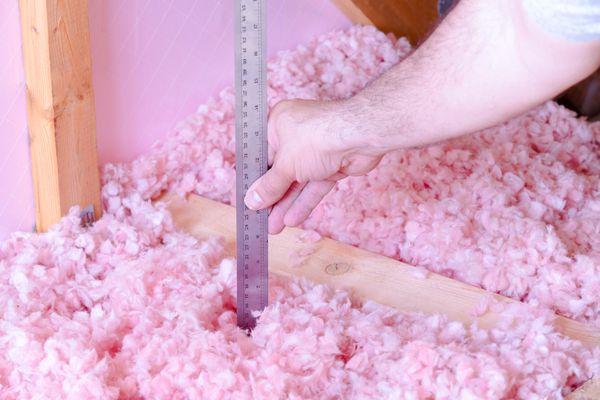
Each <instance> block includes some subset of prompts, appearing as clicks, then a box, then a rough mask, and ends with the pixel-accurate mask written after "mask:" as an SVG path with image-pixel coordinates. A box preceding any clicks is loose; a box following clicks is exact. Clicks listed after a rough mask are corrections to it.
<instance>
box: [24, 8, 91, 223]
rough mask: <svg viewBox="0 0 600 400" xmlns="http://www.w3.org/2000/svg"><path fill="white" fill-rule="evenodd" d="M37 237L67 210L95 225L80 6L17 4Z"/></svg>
mask: <svg viewBox="0 0 600 400" xmlns="http://www.w3.org/2000/svg"><path fill="white" fill-rule="evenodd" d="M19 5H20V12H21V31H22V40H23V58H24V66H25V80H26V91H27V112H28V123H29V137H30V153H31V163H32V174H33V184H34V194H35V205H36V226H37V229H38V231H45V230H47V229H48V228H49V227H50V226H51V225H52V224H54V223H56V222H57V221H58V220H59V219H60V218H61V216H63V215H64V214H65V213H66V212H67V211H68V210H69V208H70V207H72V206H73V205H80V206H81V207H87V206H89V205H92V206H93V208H94V212H95V216H96V218H99V217H100V214H101V212H102V207H101V204H100V179H99V172H98V156H97V151H96V126H95V124H96V122H95V111H94V92H93V89H92V69H91V68H92V67H91V56H90V34H89V26H88V5H87V1H86V0H20V1H19Z"/></svg>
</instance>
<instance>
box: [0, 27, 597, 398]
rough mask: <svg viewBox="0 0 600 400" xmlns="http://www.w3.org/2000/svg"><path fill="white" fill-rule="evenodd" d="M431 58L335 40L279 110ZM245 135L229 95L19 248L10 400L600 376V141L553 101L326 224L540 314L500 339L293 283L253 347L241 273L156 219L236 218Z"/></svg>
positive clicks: (423, 153)
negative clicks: (240, 292)
mask: <svg viewBox="0 0 600 400" xmlns="http://www.w3.org/2000/svg"><path fill="white" fill-rule="evenodd" d="M409 50H410V48H409V45H408V43H407V42H406V41H405V40H403V39H401V40H399V41H396V40H394V39H393V38H390V37H386V36H384V35H383V34H381V33H380V32H378V31H376V30H375V29H373V28H358V27H355V28H352V29H349V30H348V31H345V32H335V33H332V34H328V35H325V36H322V37H321V38H319V39H318V40H317V41H314V42H311V43H309V44H307V45H306V46H300V47H298V48H297V49H296V50H294V51H290V52H286V53H282V54H280V55H279V57H278V58H277V59H276V60H274V61H273V62H271V63H270V64H269V78H270V83H269V103H270V105H273V104H275V103H276V102H277V101H279V100H281V99H287V98H306V99H314V98H319V99H334V98H343V97H347V96H350V95H352V94H353V93H355V92H356V91H358V90H359V89H360V88H362V87H363V86H365V85H366V84H367V83H368V82H369V81H370V80H372V79H373V78H375V77H377V76H378V75H380V74H381V73H383V72H384V71H385V70H387V69H388V68H390V67H391V66H392V65H393V64H395V63H396V62H398V61H399V60H400V59H401V58H402V57H404V56H405V55H406V54H407V53H408V52H409ZM460 117H461V116H457V118H460ZM233 136H234V96H233V92H232V90H231V89H227V90H225V91H223V92H222V94H221V96H220V97H219V98H217V99H215V100H211V101H210V102H209V103H208V104H206V105H203V106H200V108H199V109H198V111H197V112H196V113H195V114H194V115H192V116H190V117H189V118H188V119H187V120H186V121H184V122H183V123H182V124H181V125H180V126H179V127H178V129H177V130H176V132H175V133H174V135H172V136H170V137H169V138H168V139H167V140H166V141H164V142H163V143H158V144H157V146H156V147H155V148H154V149H153V151H152V152H151V153H150V154H148V155H146V156H143V157H141V158H139V159H137V160H136V161H134V162H132V163H131V164H125V165H107V166H106V167H105V168H104V172H103V183H104V186H103V201H104V206H105V209H106V213H105V215H104V216H103V217H102V219H100V220H99V221H98V222H96V224H95V225H94V226H93V227H92V228H89V229H84V228H81V227H80V226H79V220H78V218H77V210H73V211H72V212H71V214H70V215H69V216H68V217H66V218H64V219H63V221H62V222H61V223H60V224H59V225H57V226H55V227H54V228H53V229H52V230H51V231H50V232H48V233H46V234H40V235H38V234H32V233H15V234H13V235H12V237H11V238H10V239H9V240H7V241H5V242H4V243H2V244H1V245H0V312H1V313H2V314H1V319H0V398H2V399H28V398H36V399H59V398H60V399H117V398H120V399H192V398H197V399H200V398H201V399H228V398H233V399H284V398H289V399H310V398H315V399H449V400H454V399H527V400H532V399H559V398H562V395H563V394H566V393H568V392H569V391H570V390H571V388H573V387H574V386H576V385H578V384H580V383H581V382H583V381H584V380H586V379H587V378H589V377H590V376H591V375H593V374H599V373H600V351H599V350H597V349H596V350H594V351H590V350H588V349H586V348H584V347H583V346H582V345H581V344H580V343H578V342H576V341H573V340H570V339H568V338H566V337H564V336H561V335H560V334H558V333H557V332H556V331H555V330H554V329H553V328H552V326H551V324H550V320H551V318H552V315H553V314H552V312H551V311H555V312H557V313H560V314H562V315H564V316H567V317H570V318H573V319H576V320H578V321H581V322H585V323H589V324H596V325H597V324H598V323H599V321H600V318H599V315H600V301H599V293H600V154H599V153H600V151H599V140H600V125H598V124H595V125H593V124H589V123H587V122H586V121H584V120H582V119H577V118H576V117H575V115H574V114H573V113H572V112H570V111H568V110H566V109H564V108H562V107H560V106H558V105H556V104H555V103H551V102H550V103H547V104H545V105H543V106H541V107H539V108H537V109H535V110H533V111H531V112H530V113H528V114H526V115H524V116H521V117H519V118H516V119H514V120H512V121H509V122H507V123H505V124H503V125H501V126H498V127H495V128H492V129H488V130H486V131H483V132H480V133H478V134H476V135H472V136H469V137H465V138H461V139H458V140H453V141H449V142H446V143H443V144H439V145H436V146H430V147H427V148H423V149H414V150H405V151H400V152H396V153H393V154H390V155H388V156H387V157H386V158H385V159H384V160H383V162H382V163H381V165H380V166H379V167H378V168H377V169H376V170H374V171H373V172H372V173H370V174H369V175H368V176H365V177H356V178H348V179H345V180H344V181H342V182H340V183H339V184H338V185H337V187H336V188H335V190H334V191H333V192H332V193H331V194H330V195H328V197H327V198H326V200H325V201H324V202H323V203H322V204H321V205H320V206H319V207H318V209H317V210H316V211H315V212H314V213H313V215H312V216H311V218H310V219H309V220H308V221H307V222H306V223H305V227H307V228H310V229H314V230H316V231H318V232H319V233H321V234H322V235H326V236H330V237H332V238H335V239H337V240H340V241H343V242H346V243H350V244H353V245H356V246H359V247H363V248H365V249H368V250H372V251H375V252H378V253H381V254H385V255H387V256H389V257H394V258H397V259H400V260H403V261H405V262H408V263H410V264H413V265H422V266H424V267H426V268H427V269H429V270H432V271H436V272H438V273H441V274H444V275H446V276H450V277H452V278H455V279H458V280H461V281H464V282H468V283H470V284H473V285H477V286H480V287H483V288H485V289H486V290H488V291H494V292H498V293H501V294H503V295H506V296H509V297H512V298H514V299H517V300H522V301H524V302H525V303H528V304H529V305H530V306H531V307H526V306H522V307H521V306H520V307H513V308H510V309H506V310H504V311H503V313H504V314H505V315H506V318H505V320H504V321H502V322H501V323H500V325H499V327H498V328H497V329H493V330H489V331H486V330H480V329H477V328H476V327H471V328H468V329H466V328H464V327H463V326H462V325H461V324H459V323H456V322H451V321H448V320H447V319H446V318H445V317H444V316H424V315H420V314H404V313H399V312H396V311H394V310H391V309H389V308H386V307H383V306H380V305H377V304H373V303H369V302H367V303H364V304H358V303H357V302H356V301H355V300H353V299H350V297H349V296H348V295H347V294H346V293H343V292H334V291H333V290H331V289H329V288H327V287H324V286H319V285H314V284H310V283H307V282H300V281H284V280H279V279H272V281H271V295H270V296H271V303H270V306H269V307H268V308H267V309H266V310H265V311H264V313H263V314H262V316H261V317H260V319H259V321H258V326H257V327H256V329H255V331H254V332H253V334H252V336H251V337H247V336H246V335H245V334H244V333H243V332H241V331H239V330H238V329H237V328H236V326H235V303H236V299H235V296H236V289H235V287H236V281H235V279H236V278H235V260H233V259H228V258H224V256H223V254H224V251H223V244H222V242H221V241H220V240H219V238H213V239H210V240H207V241H198V240H196V239H194V238H192V237H190V236H188V235H186V234H184V233H181V232H177V231H175V229H174V228H173V224H172V222H171V219H170V216H169V214H168V212H167V211H166V210H165V209H164V205H162V204H160V203H159V204H157V205H153V204H152V202H151V200H152V199H155V198H157V197H158V196H159V195H160V194H162V193H164V192H165V191H167V190H171V191H176V192H178V193H180V194H182V195H183V194H186V193H191V192H193V193H197V194H200V195H202V196H207V197H210V198H213V199H216V200H220V201H223V202H231V200H232V199H233V196H234V193H233V184H234V175H235V173H234V148H235V146H234V141H233V140H234V139H233ZM481 311H482V310H479V312H481ZM517 315H518V316H519V318H521V320H520V321H521V322H520V323H519V324H517V325H516V326H515V327H511V328H508V326H509V324H510V323H511V320H512V317H513V316H517Z"/></svg>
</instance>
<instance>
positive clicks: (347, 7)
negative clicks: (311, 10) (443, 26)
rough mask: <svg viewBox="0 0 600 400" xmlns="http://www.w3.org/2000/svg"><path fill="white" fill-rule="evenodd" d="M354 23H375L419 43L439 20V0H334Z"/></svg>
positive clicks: (382, 28) (384, 29)
mask: <svg viewBox="0 0 600 400" xmlns="http://www.w3.org/2000/svg"><path fill="white" fill-rule="evenodd" d="M333 2H334V3H335V4H336V5H337V6H338V8H339V9H340V10H342V11H343V12H344V13H345V14H346V15H347V16H348V18H350V20H351V21H352V22H354V23H357V24H363V25H369V24H371V25H375V26H376V27H377V28H378V29H379V30H381V31H383V32H392V33H394V34H395V35H396V36H398V37H401V36H404V37H407V38H408V39H409V40H410V42H411V43H412V44H413V45H415V44H417V43H419V42H420V41H421V40H422V39H423V38H424V37H425V36H427V34H428V33H429V32H430V31H431V30H432V29H433V27H434V26H435V23H436V21H437V20H438V1H437V0H333Z"/></svg>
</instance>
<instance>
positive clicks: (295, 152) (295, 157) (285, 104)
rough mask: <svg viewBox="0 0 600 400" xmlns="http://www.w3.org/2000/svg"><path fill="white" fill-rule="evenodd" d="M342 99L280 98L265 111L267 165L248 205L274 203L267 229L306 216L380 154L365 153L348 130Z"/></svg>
mask: <svg viewBox="0 0 600 400" xmlns="http://www.w3.org/2000/svg"><path fill="white" fill-rule="evenodd" d="M347 112H348V110H347V105H346V104H345V103H344V102H317V101H308V100H292V101H282V102H280V103H278V104H277V105H276V106H275V107H274V108H273V110H272V111H271V114H270V116H269V125H268V126H269V128H268V138H269V164H270V165H272V167H271V169H269V171H268V172H267V173H266V174H265V175H263V176H262V177H261V178H260V179H258V180H257V181H256V182H255V183H254V184H253V185H252V186H251V187H250V188H249V190H248V192H247V194H246V198H245V202H246V205H247V206H248V208H250V209H253V210H257V209H263V208H267V207H271V206H273V209H272V211H271V213H270V215H269V233H271V234H275V233H279V232H281V230H282V229H283V227H284V226H285V225H287V226H297V225H299V224H300V223H301V222H302V221H304V220H305V219H306V218H307V217H308V216H309V215H310V213H311V212H312V210H313V209H314V208H315V207H316V206H317V204H319V202H320V201H321V199H322V198H323V197H324V196H325V195H326V194H327V193H328V192H329V191H330V190H331V189H332V188H333V186H334V185H335V182H336V181H338V180H340V179H342V178H345V177H346V176H348V175H363V174H366V173H367V172H369V171H370V170H372V169H373V168H374V167H375V166H376V165H377V164H378V163H379V160H380V159H381V155H380V154H376V153H375V152H374V151H373V150H369V151H371V152H372V154H369V153H368V152H367V150H366V148H365V146H362V145H361V144H360V143H359V141H358V140H355V139H354V138H355V137H356V136H357V135H354V134H353V132H350V130H349V129H350V126H346V124H345V121H344V118H345V115H346V114H347Z"/></svg>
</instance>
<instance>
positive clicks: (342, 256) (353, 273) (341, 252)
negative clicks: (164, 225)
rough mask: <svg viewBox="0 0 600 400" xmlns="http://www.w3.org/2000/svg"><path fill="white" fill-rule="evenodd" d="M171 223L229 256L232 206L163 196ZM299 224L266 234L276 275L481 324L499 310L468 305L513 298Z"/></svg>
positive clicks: (583, 332) (570, 327)
mask: <svg viewBox="0 0 600 400" xmlns="http://www.w3.org/2000/svg"><path fill="white" fill-rule="evenodd" d="M164 200H165V201H166V202H167V206H168V209H169V210H170V211H171V214H172V216H173V221H174V223H175V226H177V227H178V228H179V229H181V230H183V231H185V232H187V233H189V234H191V235H193V236H196V237H198V238H206V237H212V236H222V237H224V239H225V241H226V244H227V247H226V251H227V253H228V255H230V256H235V236H236V234H235V209H234V208H233V207H230V206H226V205H223V204H220V203H217V202H214V201H211V200H207V199H204V198H202V197H199V196H189V198H188V200H183V199H181V198H179V197H176V196H172V197H166V198H165V199H164ZM302 232H303V231H302V230H301V229H296V228H286V229H285V230H284V231H283V232H282V233H281V234H279V235H275V236H270V237H269V270H270V271H271V272H273V273H275V274H278V275H282V276H287V277H291V276H296V277H305V278H307V279H309V280H311V281H313V282H317V283H323V284H327V285H330V286H333V287H335V288H339V289H345V290H348V291H350V292H352V293H353V294H354V295H357V296H358V297H360V298H363V299H365V298H366V299H371V300H374V301H376V302H378V303H380V304H385V305H387V306H391V307H394V308H396V309H398V310H401V311H419V312H424V313H428V314H436V313H441V314H446V315H447V316H448V317H449V318H451V319H453V320H456V321H461V322H463V323H472V322H475V321H476V322H477V323H478V324H479V325H480V326H482V327H484V328H487V327H491V326H493V325H494V324H495V323H496V321H497V319H498V317H499V315H497V314H494V313H492V312H488V313H486V314H484V315H482V316H480V317H475V316H473V314H472V310H473V309H474V308H475V307H476V306H477V305H479V304H480V303H481V301H482V300H483V299H484V298H486V297H487V296H491V297H493V298H494V299H496V300H498V301H501V302H504V303H517V301H515V300H512V299H509V298H507V297H504V296H500V295H497V294H491V293H488V292H486V291H484V290H482V289H479V288H476V287H474V286H470V285H467V284H465V283H462V282H459V281H456V280H453V279H450V278H446V277H444V276H442V275H438V274H434V273H427V276H426V277H423V276H419V275H420V271H419V270H417V269H416V268H415V267H412V266H410V265H407V264H404V263H402V262H399V261H396V260H393V259H391V258H387V257H384V256H381V255H378V254H374V253H371V252H368V251H365V250H361V249H359V248H356V247H353V246H349V245H346V244H343V243H340V242H337V241H335V240H331V239H328V238H323V239H322V240H320V241H319V242H318V243H316V244H315V243H302V242H301V241H299V240H298V238H299V236H300V235H301V234H302ZM297 254H308V255H307V256H306V257H305V259H304V261H303V262H302V264H301V265H300V266H297V267H294V266H293V265H294V264H295V263H296V261H297V256H295V255H297ZM555 325H556V328H557V329H558V330H559V331H561V332H562V333H563V334H565V335H567V336H570V337H572V338H574V339H577V340H580V341H582V342H583V343H585V344H586V345H589V346H598V345H600V329H598V328H594V327H592V326H587V325H585V324H582V323H580V322H576V321H573V320H570V319H568V318H564V317H560V316H558V317H557V318H556V321H555Z"/></svg>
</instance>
